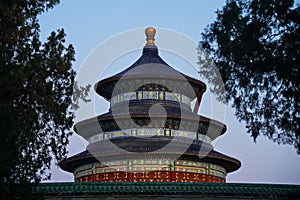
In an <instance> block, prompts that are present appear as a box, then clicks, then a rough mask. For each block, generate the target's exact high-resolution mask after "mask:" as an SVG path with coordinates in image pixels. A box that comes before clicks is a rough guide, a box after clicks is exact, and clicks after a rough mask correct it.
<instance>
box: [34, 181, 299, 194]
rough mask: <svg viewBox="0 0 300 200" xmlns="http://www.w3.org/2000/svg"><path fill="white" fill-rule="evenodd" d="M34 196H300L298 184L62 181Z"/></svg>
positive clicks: (41, 186)
mask: <svg viewBox="0 0 300 200" xmlns="http://www.w3.org/2000/svg"><path fill="white" fill-rule="evenodd" d="M34 193H37V194H48V195H55V194H57V195H58V194H59V195H66V194H149V195H152V194H227V195H251V196H266V195H268V196H270V195H274V196H287V195H293V194H296V195H300V185H282V184H245V183H150V182H146V183H130V182H122V183H116V182H113V183H109V182H82V183H79V182H76V183H75V182H62V183H41V184H39V185H38V186H37V187H35V188H34Z"/></svg>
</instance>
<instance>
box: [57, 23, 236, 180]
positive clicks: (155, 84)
mask: <svg viewBox="0 0 300 200" xmlns="http://www.w3.org/2000/svg"><path fill="white" fill-rule="evenodd" d="M155 32H156V30H155V29H154V28H147V29H146V30H145V33H146V40H147V43H146V45H145V46H144V48H143V51H142V55H141V57H140V58H139V59H138V60H137V61H136V62H134V64H132V65H131V66H130V67H128V68H127V69H125V70H124V71H122V72H120V73H118V74H115V75H113V76H111V77H108V78H106V79H103V80H100V81H99V82H98V83H97V84H96V85H95V91H96V92H97V94H99V95H100V96H102V97H104V98H105V99H106V100H107V101H109V102H110V108H109V111H108V112H107V113H105V114H102V115H100V116H97V117H94V118H91V119H86V120H84V121H81V122H79V123H77V124H76V125H75V131H76V133H77V134H79V135H81V136H82V137H84V138H85V139H86V140H88V141H89V145H88V146H87V149H86V150H85V151H83V152H81V153H79V154H77V155H74V156H72V157H70V158H68V159H67V160H65V161H63V162H62V163H61V164H60V167H61V168H62V169H63V170H65V171H68V172H71V173H73V174H74V180H75V182H218V183H225V182H226V175H227V174H228V173H230V172H233V171H236V170H237V169H239V168H240V166H241V163H240V161H239V160H237V159H235V158H232V157H229V156H227V155H224V154H222V153H220V152H218V151H215V150H214V149H213V146H212V144H211V141H213V140H214V139H216V138H217V137H218V136H220V135H223V134H224V133H225V132H226V129H227V128H226V125H225V124H223V123H221V122H219V121H216V120H214V119H210V118H207V117H204V116H201V115H198V114H197V113H198V108H199V106H200V103H201V98H202V95H203V93H204V92H205V90H206V85H205V84H204V83H203V82H202V81H200V80H197V79H194V78H191V77H189V76H186V75H185V74H182V73H181V72H179V71H177V70H175V69H174V68H172V67H171V66H169V65H168V64H167V63H166V62H165V61H164V60H163V59H162V58H161V57H160V56H159V53H158V48H157V46H156V45H155V43H154V40H155V39H154V36H155ZM194 99H196V105H195V107H194V108H193V109H192V108H191V102H192V101H193V100H194Z"/></svg>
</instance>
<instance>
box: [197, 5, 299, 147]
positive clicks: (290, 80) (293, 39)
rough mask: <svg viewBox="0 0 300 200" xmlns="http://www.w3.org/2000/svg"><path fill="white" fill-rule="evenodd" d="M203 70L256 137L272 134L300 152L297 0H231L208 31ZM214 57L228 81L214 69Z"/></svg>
mask: <svg viewBox="0 0 300 200" xmlns="http://www.w3.org/2000/svg"><path fill="white" fill-rule="evenodd" d="M201 48H203V49H204V50H205V52H208V55H209V56H210V57H211V58H212V60H209V59H207V60H205V59H204V58H205V57H203V54H202V56H199V64H200V74H201V75H203V77H205V78H207V79H208V81H209V82H210V83H212V84H215V85H216V86H215V88H213V89H212V90H213V92H215V93H216V94H218V95H220V96H221V94H222V91H224V90H223V89H225V90H226V99H225V101H227V102H230V104H232V107H233V108H234V109H235V115H236V116H237V118H238V119H239V120H240V121H244V122H245V123H246V128H247V132H248V133H249V134H251V136H252V137H253V138H254V141H256V139H257V137H258V136H259V135H264V136H267V137H268V138H269V139H271V140H273V141H274V142H278V143H279V144H286V143H287V144H293V145H294V146H295V148H296V150H297V152H298V153H300V129H299V126H300V120H299V118H300V113H299V104H300V103H299V94H300V91H299V82H300V76H299V75H300V74H299V70H300V8H299V5H296V4H295V3H294V1H293V0H263V1H259V0H250V1H242V0H238V1H228V2H227V3H226V5H225V6H224V7H223V9H222V10H219V11H217V18H216V20H215V21H214V22H213V23H212V24H210V25H208V26H207V28H206V29H205V30H204V32H203V33H202V39H201V41H200V42H199V49H201ZM211 61H213V62H214V63H215V65H216V67H217V69H218V70H219V72H220V74H221V77H222V79H223V82H224V86H225V88H223V87H222V85H221V82H220V81H219V77H218V76H217V75H216V73H213V72H214V71H213V69H212V68H211V65H209V64H211V63H210V62H211Z"/></svg>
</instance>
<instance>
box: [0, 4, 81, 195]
mask: <svg viewBox="0 0 300 200" xmlns="http://www.w3.org/2000/svg"><path fill="white" fill-rule="evenodd" d="M58 3H59V1H58V0H39V1H30V0H6V1H5V0H4V1H0V52H1V53H0V77H1V79H0V86H1V90H0V119H1V121H0V134H1V137H0V159H1V162H0V184H1V186H0V187H1V188H0V189H1V193H2V194H14V192H20V191H19V189H20V190H21V189H22V186H26V185H27V186H28V183H37V182H39V181H41V180H42V179H49V178H50V174H48V173H47V170H48V169H49V168H50V164H51V161H52V159H53V158H55V159H56V161H57V162H59V161H61V160H62V159H64V158H65V156H66V154H67V150H66V145H67V144H68V138H69V136H70V135H71V133H72V132H71V130H70V128H71V127H72V124H73V117H74V116H73V113H72V92H73V84H74V76H75V72H74V71H73V69H72V62H73V61H74V60H75V59H74V49H73V46H72V45H65V33H64V30H63V29H60V30H57V31H56V32H52V33H51V34H50V36H49V37H48V39H47V41H46V42H44V43H42V42H40V40H39V31H40V30H39V23H38V19H37V16H38V15H39V14H41V13H43V12H45V11H47V10H48V9H50V8H52V7H53V6H55V5H56V4H58ZM80 89H81V90H82V89H83V88H80ZM80 89H77V90H79V91H80ZM77 92H78V91H77ZM83 96H84V95H83ZM83 96H82V97H83ZM16 186H18V187H16ZM20 186H21V187H20ZM18 188H19V189H18ZM23 189H24V188H23ZM25 191H26V190H23V191H22V192H25ZM27 191H28V190H27ZM29 192H30V190H29ZM16 195H20V194H18V193H17V194H16Z"/></svg>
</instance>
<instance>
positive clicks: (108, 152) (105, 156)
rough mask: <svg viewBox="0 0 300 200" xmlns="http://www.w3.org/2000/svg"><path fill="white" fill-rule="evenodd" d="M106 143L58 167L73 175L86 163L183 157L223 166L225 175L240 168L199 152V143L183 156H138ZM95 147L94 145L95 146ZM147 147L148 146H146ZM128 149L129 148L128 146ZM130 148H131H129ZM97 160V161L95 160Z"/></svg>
mask: <svg viewBox="0 0 300 200" xmlns="http://www.w3.org/2000/svg"><path fill="white" fill-rule="evenodd" d="M138 139H139V140H141V139H140V138H138ZM168 139H169V142H170V141H171V140H172V139H171V138H168ZM119 140H120V139H119ZM166 140H167V138H164V139H163V140H160V139H159V138H157V139H156V140H155V143H153V145H158V146H159V144H160V143H163V142H166ZM110 141H114V142H115V143H117V142H120V141H121V140H120V141H118V139H114V140H110ZM107 142H108V141H102V142H99V143H98V144H97V145H98V148H97V149H96V150H98V151H96V150H95V149H93V155H92V154H91V153H90V152H89V151H87V150H86V151H83V152H81V153H79V154H77V155H74V156H72V157H70V158H68V159H66V160H64V161H63V162H61V163H60V167H61V168H62V169H63V170H65V171H68V172H71V173H73V172H74V170H75V169H76V168H77V167H79V166H81V165H83V164H88V163H94V162H99V160H114V159H116V160H118V159H124V158H125V159H130V158H131V159H132V158H135V159H136V158H139V157H142V158H145V157H149V158H153V157H164V158H167V157H170V158H175V159H176V158H178V157H181V158H184V157H188V158H190V159H192V160H197V161H201V162H207V163H214V164H217V165H220V166H223V167H224V168H225V169H226V172H227V173H230V172H233V171H236V170H238V169H239V168H240V166H241V162H240V161H239V160H237V159H235V158H232V157H229V156H226V155H224V154H221V153H219V152H217V151H214V150H211V151H207V152H206V151H205V150H202V149H201V151H200V152H199V149H200V148H201V145H202V144H203V143H201V142H198V141H196V142H193V143H192V144H191V145H190V146H189V147H188V149H187V150H186V151H185V153H184V154H182V152H176V150H175V151H172V152H158V153H156V152H155V153H146V154H139V153H141V152H123V151H118V152H116V151H114V150H113V148H111V149H110V148H107V147H106V146H105V145H106V144H107ZM121 142H122V143H119V144H121V145H123V146H126V145H131V146H138V145H140V144H138V143H137V142H136V141H135V139H133V138H130V139H129V138H127V141H126V140H125V141H121ZM178 142H180V140H178ZM95 145H96V144H95ZM143 145H144V144H143ZM148 145H149V144H148ZM128 147H129V146H128ZM129 148H131V147H129ZM97 158H98V159H97Z"/></svg>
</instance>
